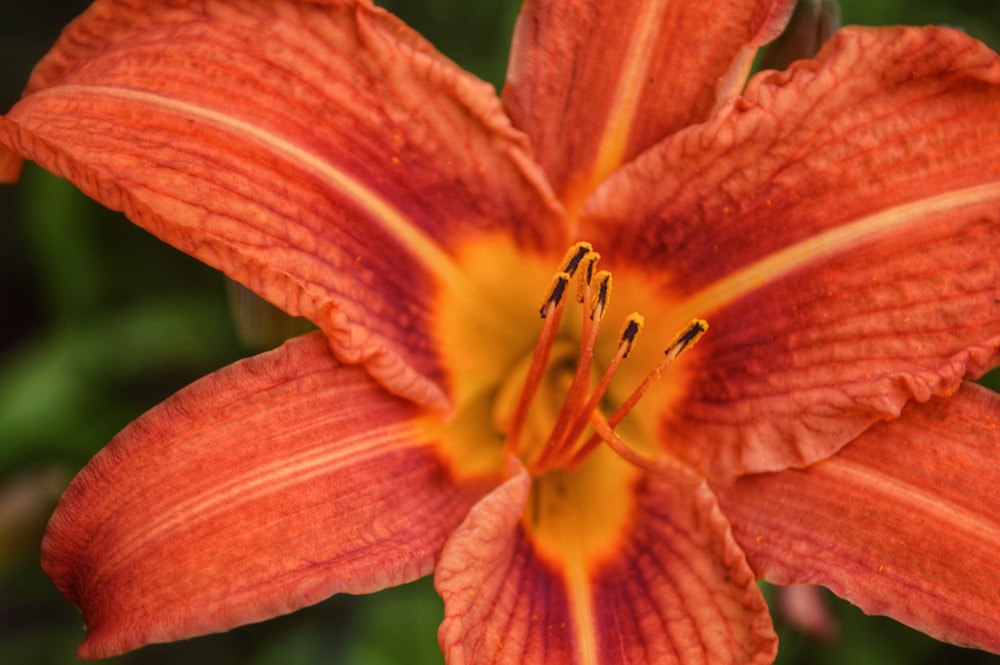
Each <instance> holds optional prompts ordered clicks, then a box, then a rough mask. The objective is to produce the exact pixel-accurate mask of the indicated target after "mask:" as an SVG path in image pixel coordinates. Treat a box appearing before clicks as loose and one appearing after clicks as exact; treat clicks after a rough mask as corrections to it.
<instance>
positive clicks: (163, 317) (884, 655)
mask: <svg viewBox="0 0 1000 665" xmlns="http://www.w3.org/2000/svg"><path fill="white" fill-rule="evenodd" d="M88 4H89V3H88V2H87V0H39V1H38V2H34V3H23V2H5V3H2V6H0V107H2V108H0V111H2V110H6V109H7V108H9V107H10V106H11V105H12V104H13V103H14V101H15V100H16V98H17V96H18V94H19V91H20V89H21V88H22V86H23V85H24V83H25V81H26V79H27V75H28V73H29V71H30V68H31V66H32V65H33V64H34V62H35V61H36V60H37V59H38V58H39V57H41V56H42V55H43V54H44V53H45V51H46V50H47V49H48V47H49V45H50V44H51V43H52V42H53V41H54V39H55V38H56V36H57V35H58V32H59V31H60V30H61V29H62V27H63V26H64V25H65V23H66V22H68V20H69V19H70V18H71V17H72V16H74V15H76V14H78V13H79V12H80V11H82V10H83V9H84V8H85V7H86V6H87V5H88ZM381 4H384V5H385V6H386V7H387V8H389V9H390V10H392V11H394V12H395V13H397V14H398V15H399V16H400V17H402V18H403V19H404V20H405V21H407V22H408V23H409V24H410V25H412V26H413V27H415V28H416V29H417V30H419V31H420V32H422V33H423V34H424V35H426V36H427V37H428V38H429V39H430V40H431V41H432V42H433V43H434V44H436V45H437V46H438V47H439V48H440V49H441V50H442V51H444V52H445V53H446V54H447V55H449V56H450V57H452V58H453V59H455V60H457V61H458V62H459V63H461V64H463V66H465V67H466V68H468V69H470V70H471V71H473V72H474V73H476V74H477V75H479V76H481V77H483V78H484V79H486V80H489V81H491V82H493V83H494V84H495V85H497V86H498V87H499V85H501V83H502V80H503V75H504V68H505V62H506V54H507V48H508V43H509V40H510V33H511V30H512V28H513V23H514V19H515V17H516V13H517V9H518V3H517V2H516V1H515V0H477V2H474V3H472V2H458V1H457V0H385V2H383V3H381ZM841 5H842V8H843V12H842V13H843V19H844V22H845V23H864V24H875V25H878V24H889V23H897V22H898V23H909V24H922V23H946V24H951V25H955V26H960V27H962V28H963V29H965V30H967V31H968V32H969V33H970V34H972V35H973V36H976V37H978V38H980V39H982V40H984V41H986V42H987V43H988V44H990V45H991V46H992V47H993V48H994V49H996V48H997V47H998V45H1000V3H997V2H994V1H993V0H925V1H921V2H916V1H914V0H842V2H841ZM0 280H2V281H0V307H2V309H3V311H4V312H5V321H7V323H6V325H4V326H3V327H2V328H0V662H3V663H32V664H34V665H49V664H51V665H56V664H63V663H75V662H78V661H76V659H75V658H74V657H73V650H74V648H75V645H76V643H77V642H79V640H80V639H81V638H82V636H83V631H82V622H81V619H80V617H79V615H78V614H77V612H76V611H75V609H74V608H72V607H71V606H70V605H69V604H68V603H67V602H66V601H64V600H63V599H62V597H61V596H60V595H59V594H58V593H57V592H56V591H55V589H54V588H53V587H52V585H51V583H50V582H49V581H48V580H47V579H45V578H44V576H43V575H42V574H41V572H40V571H39V570H38V564H37V550H38V542H39V539H40V537H41V533H42V530H43V528H44V520H45V516H47V515H48V514H49V513H50V512H51V509H52V507H53V505H54V503H55V500H56V498H57V496H58V494H59V492H60V491H61V488H62V487H64V486H65V483H66V482H67V481H68V479H69V478H70V477H71V476H72V474H73V473H74V472H75V470H77V469H79V468H80V467H81V466H82V465H83V464H84V463H85V462H86V460H87V459H88V458H89V457H90V456H91V455H93V453H94V452H96V450H97V449H98V448H100V446H101V445H103V444H104V443H105V442H106V441H107V440H108V439H110V438H111V437H112V436H113V435H114V433H115V432H116V431H117V430H118V429H120V428H121V427H122V426H124V425H125V424H127V423H128V422H129V421H131V420H132V419H133V418H134V417H136V416H137V415H138V414H140V413H141V412H142V411H144V410H145V409H147V408H149V407H151V406H153V405H154V404H156V403H158V402H159V401H161V400H162V399H164V398H165V397H166V396H168V395H169V394H170V393H172V392H173V391H175V390H177V389H179V388H181V387H182V386H184V385H186V384H188V383H190V382H191V381H193V380H194V379H196V378H198V377H199V376H202V375H204V374H206V373H208V372H210V371H212V370H213V369H216V368H218V367H221V366H223V365H225V364H227V363H229V362H232V361H233V360H235V359H237V358H239V357H242V356H245V355H247V354H248V353H250V352H251V349H249V348H248V347H246V346H241V344H240V342H239V340H238V339H237V336H236V334H235V333H234V330H233V326H232V324H231V322H230V321H231V319H230V313H229V310H228V308H227V301H226V296H225V290H226V287H225V285H224V280H223V279H222V278H221V277H220V276H219V275H218V274H217V273H215V272H214V271H212V270H210V269H208V268H206V267H205V266H203V265H201V264H199V263H198V262H196V261H194V260H193V259H190V258H189V257H187V256H185V255H183V254H181V253H179V252H176V251H174V250H172V249H170V248H169V247H167V246H165V245H163V244H162V243H160V242H159V241H157V240H155V239H154V238H152V237H151V236H148V235H147V234H146V233H144V232H143V231H141V230H138V229H137V228H135V227H133V226H132V225H131V224H128V223H126V222H124V221H123V220H122V218H121V216H120V215H117V214H114V213H110V212H108V211H106V210H104V209H103V208H101V207H100V206H97V205H96V204H94V203H92V202H91V201H89V200H88V199H86V198H85V197H83V196H82V195H80V194H79V193H78V192H76V190H74V189H73V188H72V187H70V186H69V185H67V184H66V183H64V182H62V181H60V180H58V179H55V178H53V177H51V176H49V175H48V174H45V173H43V172H41V171H40V170H39V169H37V168H34V167H32V166H30V165H29V167H28V168H26V170H25V173H24V177H23V179H22V182H21V183H20V184H19V185H18V186H16V187H2V188H0ZM990 381H991V385H992V386H993V387H994V388H996V389H1000V374H998V373H996V372H994V373H993V375H992V377H991V379H990ZM766 592H767V594H768V595H769V596H773V594H774V593H775V591H774V590H773V589H770V588H768V587H766ZM829 600H830V603H831V607H832V611H833V612H834V613H835V616H836V619H837V621H838V622H839V623H840V624H841V631H840V632H841V639H840V640H839V641H837V642H836V643H834V644H830V645H826V644H822V643H820V642H819V641H817V640H815V639H813V638H810V637H808V636H806V635H803V634H801V633H797V632H796V631H795V630H793V629H791V628H790V627H788V626H787V625H785V624H783V623H781V622H780V618H779V620H778V630H779V633H780V635H781V639H782V646H781V651H780V656H779V661H778V662H779V663H780V664H781V665H792V664H793V663H803V664H805V663H808V664H811V665H825V664H831V665H832V664H834V663H850V664H852V665H867V664H877V665H904V664H905V665H921V664H930V663H944V662H947V663H967V664H971V663H975V664H982V665H985V664H987V663H1000V658H998V657H995V656H989V655H987V654H982V653H980V652H975V651H967V650H962V649H957V648H954V647H950V646H946V645H941V644H939V643H937V642H935V641H934V640H931V639H929V638H927V637H925V636H923V635H920V634H919V633H915V632H914V631H911V630H909V629H907V628H905V627H903V626H901V625H899V624H897V623H895V622H893V621H891V620H888V619H884V618H870V617H865V616H863V615H862V614H861V613H860V612H859V611H858V610H857V609H855V608H853V607H851V606H849V605H848V604H847V603H844V602H842V601H838V600H836V599H833V598H832V597H830V598H829ZM441 616H442V605H441V601H440V599H438V597H437V596H436V595H435V594H434V591H433V588H432V586H431V584H430V582H429V580H423V581H421V582H418V583H415V584H411V585H407V586H404V587H400V588H396V589H390V590H388V591H385V592H382V593H379V594H375V595H372V596H363V597H352V596H337V597H334V598H331V599H330V600H329V601H326V602H324V603H321V604H319V605H317V606H315V607H312V608H308V609H306V610H303V611H300V612H297V613H295V614H293V615H290V616H287V617H281V618H278V619H275V620H273V621H269V622H266V623H263V624H259V625H254V626H248V627H244V628H241V629H238V630H235V631H232V632H230V633H226V634H221V635H212V636H208V637H204V638H199V639H196V640H192V641H189V642H184V643H178V644H169V645H158V646H152V647H148V648H145V649H143V650H140V651H139V652H136V653H133V654H130V655H128V656H125V657H122V658H117V659H112V660H111V661H109V662H114V663H122V664H139V663H144V664H163V665H171V664H183V663H192V662H194V663H201V662H221V663H245V664H248V665H270V664H276V665H297V664H299V663H302V664H306V663H320V662H335V663H347V664H365V665H381V664H385V665H390V664H400V663H407V664H419V663H440V662H441V660H442V659H441V656H440V653H439V652H438V649H437V644H436V630H437V624H438V623H439V621H440V619H441Z"/></svg>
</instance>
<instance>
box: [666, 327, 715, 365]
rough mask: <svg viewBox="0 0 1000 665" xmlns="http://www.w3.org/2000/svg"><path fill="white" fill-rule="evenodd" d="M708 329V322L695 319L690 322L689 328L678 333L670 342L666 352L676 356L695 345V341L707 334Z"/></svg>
mask: <svg viewBox="0 0 1000 665" xmlns="http://www.w3.org/2000/svg"><path fill="white" fill-rule="evenodd" d="M706 330H708V324H707V323H706V322H705V321H702V320H701V319H695V320H694V321H692V322H691V323H689V324H688V326H687V328H685V329H684V330H682V331H680V332H679V333H677V335H676V336H675V337H674V340H673V341H672V342H670V344H669V346H667V350H666V351H664V353H665V354H666V355H668V356H672V357H673V358H676V357H677V356H679V355H681V354H682V353H684V352H685V351H687V350H688V349H689V348H691V347H692V346H694V343H695V342H697V341H698V340H699V339H701V336H702V335H704V334H705V331H706Z"/></svg>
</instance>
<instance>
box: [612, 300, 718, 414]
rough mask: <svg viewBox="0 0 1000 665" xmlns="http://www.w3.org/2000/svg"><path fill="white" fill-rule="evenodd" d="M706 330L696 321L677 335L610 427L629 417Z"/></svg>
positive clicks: (622, 406) (618, 412)
mask: <svg viewBox="0 0 1000 665" xmlns="http://www.w3.org/2000/svg"><path fill="white" fill-rule="evenodd" d="M706 330H708V323H707V322H705V321H703V320H701V319H695V320H693V321H692V322H691V323H689V324H688V325H687V327H686V328H684V329H683V330H682V331H680V332H679V333H677V335H676V336H675V337H674V339H673V341H672V342H670V344H669V345H668V346H667V349H666V351H664V352H663V360H661V361H660V362H659V364H658V365H657V366H656V367H654V368H653V371H652V372H650V373H649V374H648V375H646V378H645V379H643V381H642V383H640V384H639V387H638V388H636V389H635V391H634V392H633V393H632V394H631V395H629V397H628V399H626V400H625V401H624V402H623V403H622V405H621V406H619V407H618V408H617V409H616V410H615V412H614V413H613V414H611V417H610V418H608V425H609V426H611V427H616V426H617V425H618V423H620V422H621V421H622V419H623V418H625V416H626V415H628V412H629V411H631V410H632V407H634V406H635V405H636V404H637V403H638V402H639V400H640V399H642V396H643V395H645V394H646V392H647V391H648V390H649V388H650V386H652V385H653V384H654V383H656V381H657V380H658V379H659V378H660V375H661V374H663V370H665V369H667V367H668V366H669V365H670V363H672V362H673V361H675V360H677V358H678V356H680V355H681V354H682V353H684V352H685V351H687V350H688V349H690V348H691V347H692V346H693V345H694V343H695V342H697V341H698V340H699V339H701V336H702V335H704V334H705V331H706Z"/></svg>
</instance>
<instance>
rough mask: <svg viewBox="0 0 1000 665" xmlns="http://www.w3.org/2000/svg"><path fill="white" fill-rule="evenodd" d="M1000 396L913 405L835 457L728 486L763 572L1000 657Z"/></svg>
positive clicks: (733, 515)
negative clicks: (820, 588) (999, 559)
mask: <svg viewBox="0 0 1000 665" xmlns="http://www.w3.org/2000/svg"><path fill="white" fill-rule="evenodd" d="M998 454H1000V395H998V394H996V393H993V392H990V391H988V390H986V389H985V388H982V387H980V386H976V385H974V384H965V385H963V387H962V388H961V389H960V390H959V392H958V393H956V394H955V396H954V397H952V398H951V399H935V400H932V401H930V402H928V403H926V404H911V405H909V406H907V408H906V409H905V410H904V412H903V415H902V416H901V417H900V418H899V420H896V421H893V422H890V423H879V424H876V425H874V426H872V428H871V429H870V430H868V431H867V432H865V433H864V434H862V435H861V436H860V437H859V438H858V439H857V441H855V442H854V443H852V444H851V445H849V446H847V447H846V448H844V449H843V450H842V451H840V452H839V453H838V454H837V455H835V456H834V457H832V458H830V459H829V460H826V461H823V462H820V463H819V464H816V465H814V466H811V467H809V468H807V469H802V470H793V471H783V472H779V473H769V474H763V475H757V476H748V477H745V478H741V479H740V480H737V481H736V482H735V483H733V484H732V485H731V486H729V487H720V488H719V493H720V497H721V501H722V505H723V509H724V510H725V512H726V514H727V515H728V516H729V517H730V519H731V520H732V523H733V529H734V531H735V533H736V538H737V540H738V541H739V542H740V543H741V544H742V545H743V547H744V549H745V550H746V551H747V555H748V557H749V559H750V562H751V565H752V566H753V567H754V569H755V570H757V571H758V574H760V575H762V576H764V577H765V578H767V579H768V580H770V581H773V582H775V583H777V584H794V583H799V582H811V583H815V584H823V585H825V586H828V587H830V589H831V590H833V591H834V592H835V593H837V594H838V595H841V596H843V597H844V598H846V599H848V600H850V601H851V602H852V603H855V604H857V605H858V606H860V607H861V609H863V610H864V611H865V612H868V613H871V614H887V615H889V616H891V617H894V618H896V619H898V620H900V621H902V622H904V623H906V624H909V625H910V626H913V627H914V628H917V629H918V630H921V631H923V632H926V633H928V634H929V635H932V636H934V637H936V638H938V639H941V640H945V641H948V642H954V643H957V644H963V645H967V646H974V647H977V648H980V649H987V650H989V651H993V652H1000V595H998V591H997V590H998V589H1000V574H998V569H997V565H996V557H997V551H998V549H1000V518H998V513H1000V510H998V509H1000V475H998V473H997V464H996V460H997V455H998Z"/></svg>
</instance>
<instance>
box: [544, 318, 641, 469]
mask: <svg viewBox="0 0 1000 665" xmlns="http://www.w3.org/2000/svg"><path fill="white" fill-rule="evenodd" d="M644 325H645V319H643V318H642V315H640V314H639V313H638V312H632V313H631V314H629V315H628V317H627V318H626V319H625V323H623V324H622V330H621V332H620V333H619V335H618V350H617V351H616V353H615V355H614V357H613V358H612V359H611V362H610V363H609V364H608V367H607V369H605V370H604V374H603V375H602V376H601V380H600V381H598V383H597V387H596V388H595V389H594V392H593V393H592V394H591V395H590V399H588V400H587V403H586V404H585V405H584V406H583V408H582V409H580V411H579V412H578V413H577V415H576V418H575V420H574V422H573V425H572V427H570V428H569V431H568V433H567V434H566V435H565V436H564V437H563V440H562V441H561V442H560V443H559V447H569V446H570V445H571V444H572V442H574V441H576V440H577V439H578V438H580V435H581V434H583V430H584V428H585V427H586V426H587V420H588V418H590V417H591V416H592V414H594V413H596V412H597V405H598V404H600V402H601V400H602V399H604V395H605V394H606V393H607V392H608V388H609V387H610V386H611V379H612V378H614V375H615V373H616V372H617V371H618V366H619V365H620V364H621V362H622V360H624V359H625V358H626V357H627V356H628V354H629V351H631V350H632V346H633V345H634V344H635V338H636V337H637V336H638V335H639V333H640V332H641V331H642V327H643V326H644ZM600 441H601V440H600V439H599V438H597V439H594V441H593V443H592V444H591V442H590V441H589V440H588V441H587V442H586V443H585V444H584V445H583V446H582V447H581V448H580V449H579V450H577V451H576V452H574V453H573V457H572V459H571V461H570V463H569V466H570V467H571V468H572V467H573V466H574V465H575V463H578V462H582V461H583V460H584V459H586V457H587V456H588V455H589V454H590V453H591V452H592V451H593V449H594V448H595V447H597V445H598V444H599V443H600ZM588 444H589V446H590V447H589V448H588V447H587V446H588Z"/></svg>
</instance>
